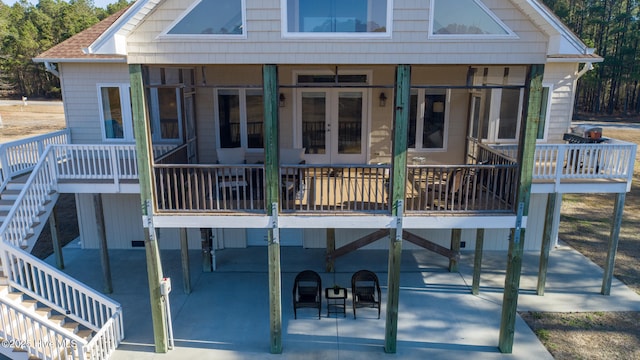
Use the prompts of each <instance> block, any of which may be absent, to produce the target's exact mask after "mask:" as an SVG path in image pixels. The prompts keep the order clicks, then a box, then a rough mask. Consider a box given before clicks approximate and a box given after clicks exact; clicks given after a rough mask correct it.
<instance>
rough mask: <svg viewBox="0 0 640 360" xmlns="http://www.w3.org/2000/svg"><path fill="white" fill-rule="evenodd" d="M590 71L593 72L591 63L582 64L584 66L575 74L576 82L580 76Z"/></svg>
mask: <svg viewBox="0 0 640 360" xmlns="http://www.w3.org/2000/svg"><path fill="white" fill-rule="evenodd" d="M590 70H593V63H591V62H588V63H584V66H583V67H582V69H581V70H580V71H578V73H577V74H576V81H577V80H578V79H580V78H581V77H582V75H584V74H586V73H587V72H589V71H590Z"/></svg>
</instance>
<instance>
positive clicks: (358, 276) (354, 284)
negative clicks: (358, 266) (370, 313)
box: [351, 270, 382, 319]
mask: <svg viewBox="0 0 640 360" xmlns="http://www.w3.org/2000/svg"><path fill="white" fill-rule="evenodd" d="M351 294H352V295H353V301H352V303H353V318H354V319H355V318H356V309H357V308H363V307H367V308H378V319H380V303H381V299H382V298H381V291H380V282H379V281H378V276H377V275H376V274H374V273H373V272H371V271H369V270H360V271H358V272H356V273H355V274H353V276H352V277H351Z"/></svg>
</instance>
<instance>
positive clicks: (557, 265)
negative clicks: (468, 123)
mask: <svg viewBox="0 0 640 360" xmlns="http://www.w3.org/2000/svg"><path fill="white" fill-rule="evenodd" d="M109 253H110V259H111V272H112V277H113V288H114V293H113V294H111V295H110V296H111V297H112V298H114V299H115V300H116V301H118V302H120V303H121V304H122V306H123V309H124V328H125V329H124V330H125V339H124V341H123V343H122V345H121V346H120V347H119V349H118V351H116V353H115V355H114V356H113V357H112V359H114V360H118V359H132V358H135V359H190V358H191V359H206V358H215V359H305V360H306V359H388V358H397V359H426V358H430V359H465V360H466V359H469V358H473V359H552V357H551V355H550V354H549V353H548V352H547V350H546V349H545V348H544V346H543V345H542V344H541V343H540V342H539V341H538V339H537V338H536V336H535V335H534V333H533V332H532V331H531V330H530V329H529V327H528V326H527V325H526V324H525V322H524V321H523V320H522V319H520V318H518V319H517V321H516V334H515V341H514V347H513V353H512V354H501V353H500V352H499V350H498V333H499V328H500V313H501V303H502V287H503V286H504V273H505V269H506V258H507V256H506V253H504V252H496V253H491V252H489V253H487V252H485V256H484V260H483V271H482V280H481V288H480V294H479V295H478V296H474V295H472V294H471V283H472V275H473V253H463V255H462V257H461V262H460V266H459V272H453V273H450V272H449V271H448V270H447V269H448V259H445V258H443V257H440V256H439V255H435V254H433V253H430V252H428V251H426V250H405V251H403V255H402V274H401V277H400V303H399V319H398V337H397V339H398V343H397V353H396V354H386V353H385V352H384V350H383V346H384V335H385V310H386V309H385V305H386V290H387V288H386V285H387V273H386V271H387V268H388V266H387V258H388V252H387V251H383V250H359V251H356V252H354V253H351V254H349V255H346V256H344V257H341V258H339V259H338V260H336V263H335V269H336V272H335V273H327V272H326V271H325V264H324V249H302V248H299V247H283V248H282V251H281V269H282V332H283V334H282V343H283V352H282V354H278V355H274V354H270V353H269V329H270V323H269V304H268V298H269V296H268V290H269V289H268V274H267V270H268V258H267V249H266V247H250V248H246V249H226V250H219V251H218V252H217V259H216V260H217V270H216V271H214V272H211V273H205V272H202V270H201V269H202V264H201V258H200V256H201V254H200V252H199V251H193V252H191V253H190V259H191V261H190V267H191V274H192V279H191V287H192V292H191V294H189V295H187V294H185V293H184V291H183V282H182V268H181V262H180V251H177V250H176V251H162V253H161V257H162V264H163V269H164V273H165V276H168V277H171V279H172V285H173V286H172V288H173V290H172V292H171V296H170V303H171V312H172V323H173V334H174V338H175V348H174V349H173V350H170V351H169V352H168V353H167V354H156V353H154V352H153V351H154V346H153V331H152V322H151V312H150V305H149V291H148V286H147V274H146V264H145V253H144V251H136V250H110V251H109ZM64 257H65V265H66V269H65V272H68V273H69V274H71V275H72V276H74V277H75V278H76V279H78V280H80V281H82V282H84V283H86V284H88V285H89V286H92V287H94V288H96V289H101V288H102V272H101V268H100V265H99V264H100V254H99V251H98V250H82V249H80V248H79V247H78V246H77V244H73V243H72V244H70V245H68V246H67V247H65V249H64ZM48 261H49V262H51V263H53V261H54V260H53V259H48ZM305 269H311V270H314V271H316V272H318V273H319V274H320V275H321V277H322V286H323V287H324V288H327V287H332V286H333V285H334V284H337V285H340V286H343V287H347V288H349V287H350V281H351V280H350V279H351V275H352V274H353V273H354V272H356V271H358V270H360V269H368V270H372V271H374V272H375V273H376V274H377V275H378V277H379V279H380V283H381V286H382V300H383V304H382V317H381V319H378V318H377V310H375V309H358V318H357V319H354V317H353V312H352V310H351V294H350V293H351V291H350V290H349V298H348V299H347V312H346V317H343V316H342V314H340V315H337V316H336V315H335V314H332V315H331V317H327V313H326V310H327V309H326V300H324V299H323V307H322V318H321V319H320V320H318V318H317V310H314V309H298V319H297V320H294V318H293V307H292V286H293V280H294V278H295V276H296V274H297V273H298V272H299V271H302V270H305ZM537 269H538V254H536V253H526V254H525V257H524V265H523V276H522V280H521V295H520V297H519V310H521V311H524V310H534V311H640V295H638V294H636V293H634V292H633V291H631V290H629V289H628V288H627V287H626V286H624V285H623V284H622V283H620V282H619V281H618V280H616V279H614V282H613V284H612V288H611V296H603V295H600V293H599V292H600V286H601V281H602V269H600V268H599V267H598V266H596V265H595V264H593V263H592V262H590V261H589V260H588V259H586V258H584V257H583V256H582V255H580V254H579V253H577V252H576V251H574V250H572V249H570V248H567V247H560V248H558V249H555V250H554V251H552V252H551V256H550V266H549V273H548V277H547V287H546V292H545V294H546V295H545V296H542V297H541V296H537V295H535V288H536V281H537V278H536V275H537Z"/></svg>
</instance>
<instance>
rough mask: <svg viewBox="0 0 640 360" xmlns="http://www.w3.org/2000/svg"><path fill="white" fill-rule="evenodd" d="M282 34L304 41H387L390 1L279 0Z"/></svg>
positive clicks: (389, 31)
mask: <svg viewBox="0 0 640 360" xmlns="http://www.w3.org/2000/svg"><path fill="white" fill-rule="evenodd" d="M282 2H283V7H282V8H283V10H282V11H283V14H282V18H283V19H285V21H283V33H284V34H286V36H290V37H295V36H305V37H389V36H391V30H390V26H391V9H392V7H391V6H392V0H346V1H345V0H322V1H319V0H282Z"/></svg>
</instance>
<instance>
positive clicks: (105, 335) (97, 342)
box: [82, 316, 122, 359]
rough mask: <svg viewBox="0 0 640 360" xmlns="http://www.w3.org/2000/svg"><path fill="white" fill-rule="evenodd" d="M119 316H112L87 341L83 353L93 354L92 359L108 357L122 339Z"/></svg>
mask: <svg viewBox="0 0 640 360" xmlns="http://www.w3.org/2000/svg"><path fill="white" fill-rule="evenodd" d="M117 319H118V317H115V316H114V317H111V319H109V320H108V321H107V322H106V323H105V324H104V325H103V326H102V329H100V331H98V332H97V333H96V334H95V335H94V336H93V337H92V338H91V340H90V341H89V343H87V344H86V345H84V351H83V352H82V354H91V359H108V358H109V357H110V356H111V354H113V352H114V351H115V350H116V348H117V347H118V344H119V343H120V341H121V340H122V338H119V335H118V334H119V333H121V330H120V329H119V326H118V324H117V322H116V320H117Z"/></svg>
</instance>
